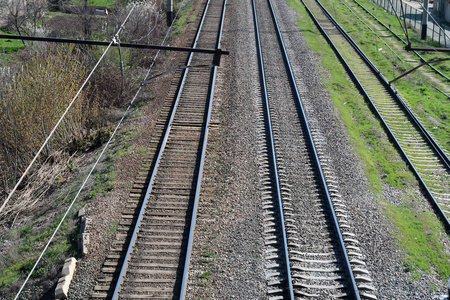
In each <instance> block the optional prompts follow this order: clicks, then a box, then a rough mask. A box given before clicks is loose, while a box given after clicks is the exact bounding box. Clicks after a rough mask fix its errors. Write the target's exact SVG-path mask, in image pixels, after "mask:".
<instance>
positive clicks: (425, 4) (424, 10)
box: [421, 0, 428, 40]
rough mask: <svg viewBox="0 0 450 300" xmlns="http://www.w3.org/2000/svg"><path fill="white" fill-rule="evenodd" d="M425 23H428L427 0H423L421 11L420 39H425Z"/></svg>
mask: <svg viewBox="0 0 450 300" xmlns="http://www.w3.org/2000/svg"><path fill="white" fill-rule="evenodd" d="M427 24H428V0H423V12H422V36H421V39H422V40H426V39H427Z"/></svg>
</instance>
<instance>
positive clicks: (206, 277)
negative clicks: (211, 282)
mask: <svg viewBox="0 0 450 300" xmlns="http://www.w3.org/2000/svg"><path fill="white" fill-rule="evenodd" d="M197 277H198V278H204V279H209V278H210V277H211V274H210V273H208V272H205V273H202V274H200V275H197Z"/></svg>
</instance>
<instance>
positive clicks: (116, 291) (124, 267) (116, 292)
mask: <svg viewBox="0 0 450 300" xmlns="http://www.w3.org/2000/svg"><path fill="white" fill-rule="evenodd" d="M209 3H210V0H208V1H207V3H206V5H205V8H204V10H203V14H202V18H201V21H200V24H199V26H198V28H197V32H196V34H195V39H194V42H193V45H192V47H193V48H195V46H196V45H197V41H198V38H199V36H200V31H201V29H202V26H203V22H204V20H205V16H206V12H207V10H208V7H209ZM192 57H193V53H192V52H191V53H189V56H188V59H187V62H186V65H189V64H190V62H191V61H192ZM188 72H189V69H184V70H183V74H182V77H181V80H180V85H179V87H178V90H177V96H176V99H175V102H174V105H173V107H172V111H171V114H170V119H169V122H168V123H167V127H166V129H165V132H164V138H163V141H162V143H161V146H160V148H159V151H158V156H157V158H156V161H155V166H154V168H153V171H152V174H151V176H150V181H149V184H148V187H147V190H146V194H145V197H144V200H143V202H142V206H141V209H140V211H139V215H138V218H137V220H136V225H135V227H134V230H133V234H132V237H131V240H130V243H129V245H128V248H127V253H126V255H125V258H124V262H123V265H122V268H121V270H120V274H119V278H118V280H117V283H116V287H115V289H114V293H113V296H112V299H113V300H115V299H117V297H118V295H119V292H120V287H121V283H122V280H123V278H124V277H125V274H126V272H127V267H128V261H129V258H130V255H131V251H132V250H133V247H134V243H135V242H136V237H137V233H138V231H139V226H140V222H141V219H142V217H143V215H144V212H145V207H146V204H147V201H148V198H149V195H150V192H151V190H152V187H153V182H154V179H155V176H156V172H157V170H158V166H159V163H160V161H161V157H162V154H163V152H164V149H165V147H166V144H167V140H168V138H169V133H170V130H171V127H172V124H173V120H174V118H175V112H176V110H177V107H178V103H179V100H180V98H181V92H182V91H183V87H184V84H185V81H186V77H187V74H188Z"/></svg>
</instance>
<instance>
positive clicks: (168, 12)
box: [166, 0, 173, 26]
mask: <svg viewBox="0 0 450 300" xmlns="http://www.w3.org/2000/svg"><path fill="white" fill-rule="evenodd" d="M166 16H167V26H170V25H172V21H173V2H172V0H167V5H166Z"/></svg>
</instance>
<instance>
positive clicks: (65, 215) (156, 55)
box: [14, 0, 186, 300]
mask: <svg viewBox="0 0 450 300" xmlns="http://www.w3.org/2000/svg"><path fill="white" fill-rule="evenodd" d="M185 1H186V0H183V2H182V3H181V6H180V10H181V8H182V7H183V6H184V4H185ZM133 9H134V6H133V8H132V9H131V11H130V13H129V14H128V16H127V18H126V20H127V19H128V17H129V16H130V14H131V12H132V10H133ZM180 10H178V11H177V13H176V14H175V17H174V18H173V21H172V23H171V25H170V27H169V28H168V30H167V33H166V35H165V37H164V39H163V41H162V42H161V45H164V44H165V42H166V40H167V38H168V37H169V33H170V32H171V30H172V28H173V24H174V22H175V20H176V19H177V17H178V13H179V11H180ZM124 24H125V22H124V23H123V24H122V26H121V28H123V25H124ZM116 36H117V34H116ZM116 36H115V37H116ZM112 42H113V41H112ZM105 52H106V51H105ZM160 52H161V49H159V50H158V51H157V53H156V54H155V58H154V59H153V60H152V63H151V64H150V67H149V69H148V71H147V73H146V75H145V76H144V79H143V80H142V82H144V83H145V82H146V80H147V78H148V76H149V75H150V72H151V70H152V69H153V66H154V64H155V62H156V59H157V58H158V56H159V54H160ZM142 88H143V84H140V85H139V88H138V90H137V91H136V93H135V95H134V97H133V99H132V100H131V101H130V103H129V105H128V107H127V109H126V110H125V112H124V114H123V116H122V118H121V119H120V120H119V122H118V124H117V126H116V127H115V129H114V131H113V132H112V134H111V136H110V138H109V140H108V142H107V143H106V144H105V146H104V147H103V149H102V151H101V153H100V154H99V156H98V158H97V160H96V161H95V163H94V165H93V166H92V168H91V170H90V171H89V173H88V175H87V176H86V178H85V180H84V181H83V183H82V185H81V187H80V188H79V190H78V192H77V194H76V195H75V197H74V198H73V200H72V202H71V203H70V205H69V207H68V208H67V210H66V212H65V213H64V215H63V217H62V218H61V220H60V222H59V223H58V226H57V227H56V228H55V230H54V232H53V234H52V236H51V237H50V239H49V241H48V242H47V244H46V245H45V247H44V249H43V250H42V252H41V254H40V255H39V258H38V259H37V260H36V262H35V264H34V266H33V268H32V269H31V270H30V272H29V274H28V276H27V278H26V279H25V281H24V283H23V284H22V286H21V288H20V290H19V291H18V293H17V295H16V297H15V298H14V300H17V299H18V297H19V296H20V294H21V293H22V291H23V289H24V287H25V285H26V284H27V282H28V281H29V279H30V277H31V275H32V274H33V272H34V270H35V269H36V267H37V266H38V264H39V262H40V261H41V259H42V257H43V256H44V254H45V252H46V251H47V249H48V247H49V246H50V244H51V242H52V241H53V239H54V237H55V236H56V233H57V232H58V230H59V228H60V227H61V225H62V224H63V222H64V221H65V219H66V217H67V215H68V214H69V212H70V210H71V209H72V207H73V205H74V204H75V202H76V200H77V199H78V197H79V195H80V194H81V192H82V190H83V189H84V187H85V186H86V184H87V182H88V180H89V178H90V177H91V175H92V173H93V172H94V170H95V168H96V167H97V165H98V163H99V162H100V160H101V158H102V157H103V154H104V153H105V152H106V150H107V148H108V146H109V145H110V144H111V141H112V140H113V138H114V137H115V135H116V133H117V131H118V130H119V127H120V125H121V124H122V123H123V120H124V119H125V117H126V116H127V114H128V112H129V111H130V109H131V107H132V105H133V103H134V102H135V100H136V98H137V96H138V95H139V94H140V92H141V90H142Z"/></svg>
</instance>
